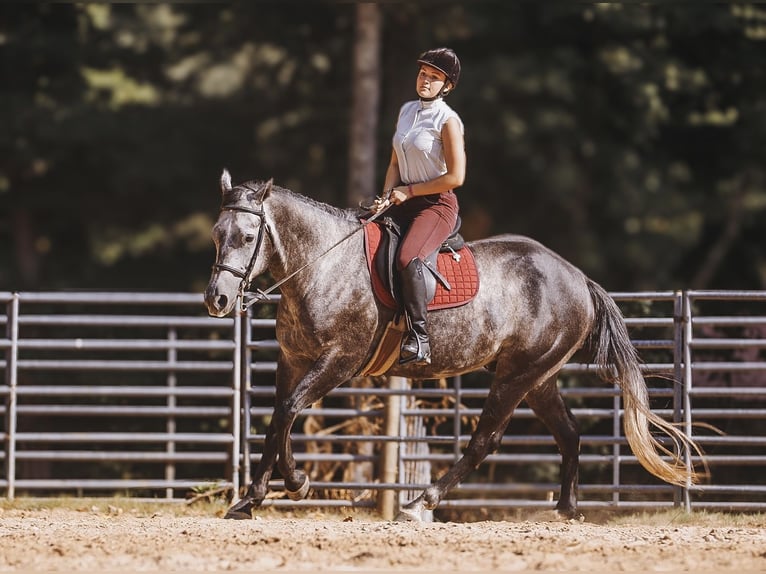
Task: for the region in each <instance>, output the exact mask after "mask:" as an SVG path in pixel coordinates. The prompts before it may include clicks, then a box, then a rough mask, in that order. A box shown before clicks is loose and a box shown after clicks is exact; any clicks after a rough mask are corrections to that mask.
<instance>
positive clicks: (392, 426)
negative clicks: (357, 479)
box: [378, 377, 407, 520]
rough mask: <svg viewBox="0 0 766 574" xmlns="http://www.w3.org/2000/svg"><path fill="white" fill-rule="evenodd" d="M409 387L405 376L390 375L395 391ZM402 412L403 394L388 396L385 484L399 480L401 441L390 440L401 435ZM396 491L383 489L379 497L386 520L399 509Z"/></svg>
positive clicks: (379, 510)
mask: <svg viewBox="0 0 766 574" xmlns="http://www.w3.org/2000/svg"><path fill="white" fill-rule="evenodd" d="M406 387H407V379H406V378H404V377H388V388H389V389H391V390H394V391H398V390H402V389H405V388H406ZM401 413H402V396H401V395H399V394H397V393H392V394H390V395H388V396H387V397H386V411H385V434H386V438H388V439H389V440H386V442H384V443H383V464H382V472H381V476H380V480H381V481H382V482H383V484H393V483H394V482H396V480H397V475H398V471H399V443H398V442H397V441H395V440H390V439H391V438H393V437H397V436H399V434H400V432H399V427H400V420H401ZM396 498H397V496H396V491H395V490H391V489H388V488H387V489H383V490H381V491H380V496H379V497H378V512H380V515H381V517H382V518H383V519H384V520H393V519H394V514H395V513H396V511H397V508H396V506H397V504H396Z"/></svg>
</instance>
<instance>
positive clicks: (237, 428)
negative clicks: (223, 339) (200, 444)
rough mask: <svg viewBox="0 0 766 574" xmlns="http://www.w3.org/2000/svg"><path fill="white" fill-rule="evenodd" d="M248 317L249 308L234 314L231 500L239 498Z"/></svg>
mask: <svg viewBox="0 0 766 574" xmlns="http://www.w3.org/2000/svg"><path fill="white" fill-rule="evenodd" d="M249 317H250V309H247V310H245V312H244V313H241V314H237V315H235V316H234V325H233V328H234V332H233V333H232V340H233V342H234V352H233V354H232V362H233V369H232V381H231V391H232V392H231V496H232V500H236V499H237V498H239V484H240V482H239V481H240V470H241V468H242V467H241V464H240V455H241V452H240V451H241V450H242V448H241V447H242V444H241V432H242V424H241V423H242V412H241V410H242V394H241V393H242V369H243V363H244V360H243V358H244V356H245V353H246V351H247V345H245V343H244V337H243V336H242V332H243V329H246V328H247V325H248V320H249Z"/></svg>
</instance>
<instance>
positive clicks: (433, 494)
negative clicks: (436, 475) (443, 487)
mask: <svg viewBox="0 0 766 574" xmlns="http://www.w3.org/2000/svg"><path fill="white" fill-rule="evenodd" d="M441 499H442V496H441V491H440V490H439V489H438V488H436V487H435V486H431V487H430V488H427V489H426V490H425V492H424V493H423V502H425V508H426V510H433V509H434V508H436V507H437V506H439V502H441Z"/></svg>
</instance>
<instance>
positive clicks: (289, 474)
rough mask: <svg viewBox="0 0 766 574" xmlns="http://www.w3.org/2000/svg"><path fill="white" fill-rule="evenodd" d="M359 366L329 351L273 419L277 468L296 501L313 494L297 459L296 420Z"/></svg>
mask: <svg viewBox="0 0 766 574" xmlns="http://www.w3.org/2000/svg"><path fill="white" fill-rule="evenodd" d="M357 363H358V358H352V357H349V356H345V355H341V354H340V353H338V352H336V351H328V352H326V353H325V354H323V355H322V356H321V357H320V358H319V359H318V360H317V361H316V362H315V363H314V364H313V365H312V366H311V368H309V370H308V371H307V372H306V373H305V374H304V375H303V377H301V379H300V380H299V381H298V383H297V384H296V385H295V387H294V389H293V391H292V392H291V393H290V394H289V395H288V396H286V397H284V398H283V399H282V400H280V401H278V402H277V404H276V405H275V409H274V417H273V419H272V420H273V424H274V429H275V432H276V437H275V441H276V445H277V449H278V451H279V456H278V459H277V465H278V467H279V471H280V472H281V473H282V476H283V478H284V481H285V489H286V490H287V494H288V496H289V497H290V498H291V499H292V500H301V499H303V498H306V496H307V495H308V491H309V479H308V477H307V476H306V474H305V473H304V472H303V471H301V470H298V469H297V467H296V464H295V458H294V457H293V449H292V441H291V439H290V431H291V429H292V426H293V424H294V423H295V419H296V418H297V417H298V415H299V414H300V413H301V411H303V410H304V409H305V408H307V407H309V406H310V405H311V404H312V403H315V402H316V401H318V400H319V399H321V398H322V397H324V396H325V395H326V394H327V393H329V392H330V391H331V390H332V389H334V388H335V387H337V386H338V385H340V384H341V383H344V382H345V381H347V380H348V379H350V378H351V377H352V375H353V374H354V369H355V368H356V366H357Z"/></svg>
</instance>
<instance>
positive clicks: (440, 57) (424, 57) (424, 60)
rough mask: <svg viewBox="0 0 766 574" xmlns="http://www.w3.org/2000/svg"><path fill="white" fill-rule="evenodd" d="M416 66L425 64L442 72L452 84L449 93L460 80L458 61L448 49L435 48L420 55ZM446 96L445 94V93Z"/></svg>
mask: <svg viewBox="0 0 766 574" xmlns="http://www.w3.org/2000/svg"><path fill="white" fill-rule="evenodd" d="M418 64H426V65H427V66H431V67H432V68H436V69H437V70H439V71H440V72H442V73H443V74H444V75H445V76H447V79H448V80H449V81H450V83H451V84H452V87H451V88H450V89H449V90H448V92H451V91H452V90H454V89H455V87H456V86H457V83H458V80H460V60H458V57H457V55H456V54H455V52H453V51H452V50H451V49H450V48H435V49H433V50H427V51H425V52H423V53H422V54H420V57H419V58H418ZM445 95H446V93H445Z"/></svg>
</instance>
